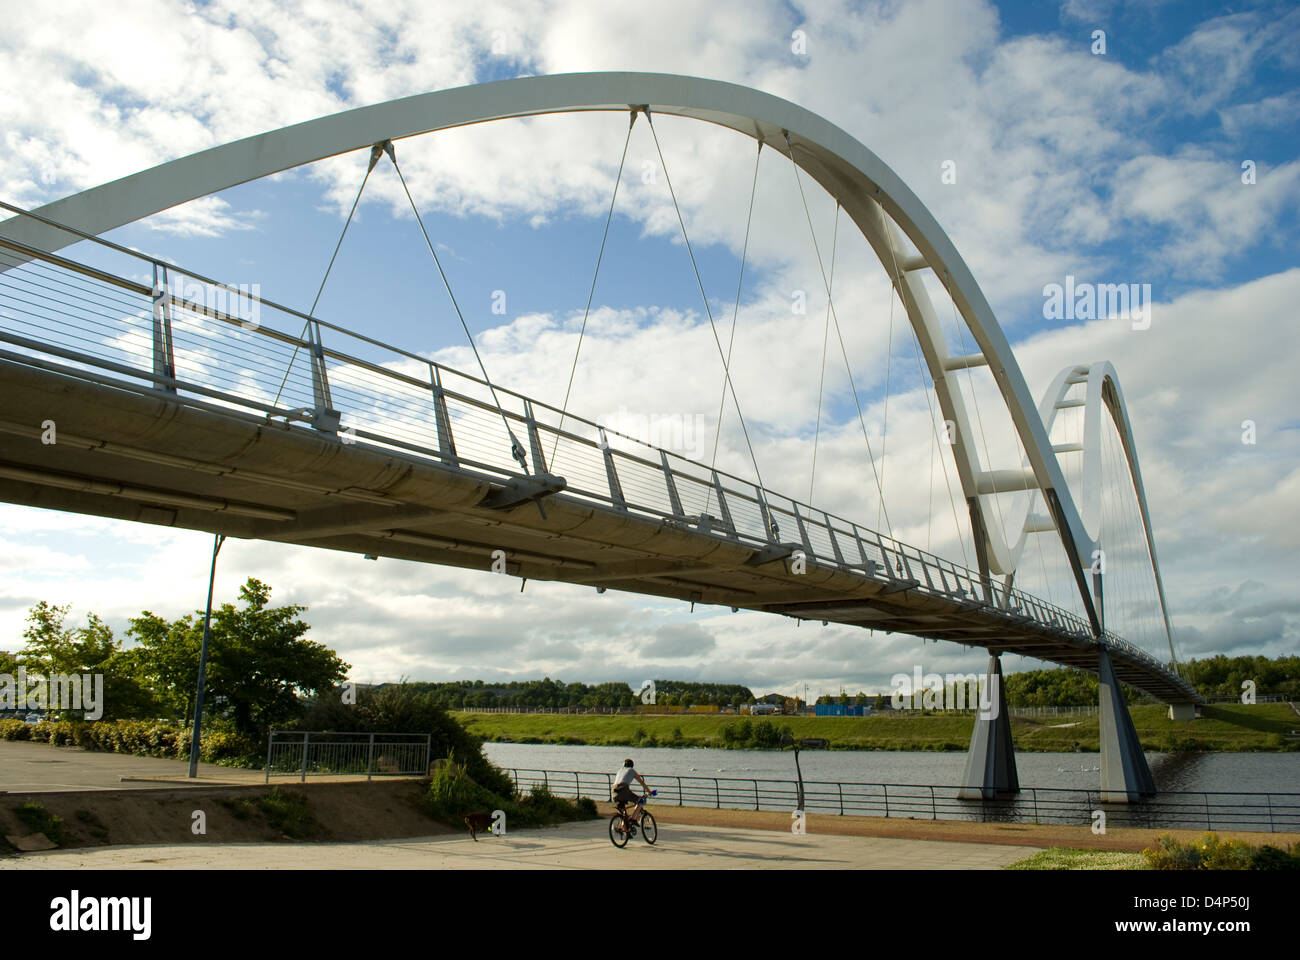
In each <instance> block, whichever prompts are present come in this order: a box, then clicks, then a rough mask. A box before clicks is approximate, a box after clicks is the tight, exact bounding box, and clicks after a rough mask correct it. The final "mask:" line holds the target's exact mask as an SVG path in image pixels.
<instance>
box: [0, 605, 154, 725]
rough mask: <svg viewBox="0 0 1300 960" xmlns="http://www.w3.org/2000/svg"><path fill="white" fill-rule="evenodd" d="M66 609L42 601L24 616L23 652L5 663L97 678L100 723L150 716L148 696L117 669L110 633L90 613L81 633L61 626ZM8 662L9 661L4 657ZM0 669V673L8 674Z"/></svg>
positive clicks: (40, 672) (116, 648) (43, 672)
mask: <svg viewBox="0 0 1300 960" xmlns="http://www.w3.org/2000/svg"><path fill="white" fill-rule="evenodd" d="M69 608H70V605H69V604H64V605H62V606H58V605H55V604H50V603H46V602H45V601H44V600H41V601H40V602H38V603H37V604H36V606H34V607H32V609H31V611H30V612H29V613H28V615H27V627H26V629H24V630H23V638H24V639H25V640H26V641H27V643H26V645H25V646H24V647H23V649H21V650H19V651H18V653H17V654H16V655H14V656H12V657H9V659H10V660H11V661H12V664H13V667H14V669H16V668H17V667H18V666H22V667H25V668H26V669H27V671H28V673H29V674H33V675H38V676H43V677H48V676H49V675H50V674H102V675H103V676H104V702H103V703H101V704H100V705H99V706H100V708H101V709H102V716H101V719H105V720H116V719H126V718H133V717H141V716H149V715H150V714H152V712H153V710H154V704H153V701H152V698H151V697H150V696H149V694H148V692H147V691H146V690H144V689H142V688H141V687H140V685H139V684H138V683H136V682H135V680H134V679H133V677H132V676H131V675H130V673H129V672H126V671H123V670H121V669H119V667H118V664H117V661H116V658H117V657H118V656H119V654H120V651H119V642H118V641H117V640H115V639H114V637H113V631H112V630H111V629H110V628H109V626H108V624H106V623H105V622H104V621H103V620H101V619H100V618H99V617H98V616H96V615H95V614H94V613H90V614H88V615H87V618H86V625H85V626H83V627H69V626H67V624H66V622H65V621H66V620H67V616H68V610H69ZM6 656H8V655H6ZM13 672H14V670H13V669H3V668H0V673H13ZM54 712H56V714H57V715H60V716H63V715H68V714H70V715H71V716H73V717H78V718H79V717H80V716H81V715H82V712H81V711H54Z"/></svg>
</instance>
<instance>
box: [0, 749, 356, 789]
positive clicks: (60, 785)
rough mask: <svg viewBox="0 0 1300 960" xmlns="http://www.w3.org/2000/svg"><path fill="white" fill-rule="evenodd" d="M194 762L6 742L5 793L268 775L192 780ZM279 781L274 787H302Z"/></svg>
mask: <svg viewBox="0 0 1300 960" xmlns="http://www.w3.org/2000/svg"><path fill="white" fill-rule="evenodd" d="M189 770H190V764H189V761H188V760H164V759H163V758H161V757H137V756H134V755H133V754H129V753H98V752H96V751H93V750H82V749H81V748H80V747H52V746H50V745H49V744H48V743H25V742H23V741H21V740H0V793H4V792H5V791H8V792H9V793H34V792H42V793H43V792H46V791H50V790H129V789H136V788H154V789H157V788H158V787H159V786H164V785H165V786H176V787H184V786H207V787H212V786H222V785H227V784H260V783H263V782H265V780H266V772H265V771H264V770H242V769H238V768H236V767H220V766H217V765H216V764H212V763H200V764H199V769H198V777H197V778H196V779H194V780H190V779H189ZM297 779H298V778H297V777H275V778H274V779H273V780H272V783H273V784H277V785H278V784H284V783H287V782H295V783H296V782H297ZM310 779H311V780H312V781H313V782H326V781H329V782H335V781H347V782H352V781H364V780H365V779H366V778H365V777H364V776H355V777H354V776H340V777H311V778H310Z"/></svg>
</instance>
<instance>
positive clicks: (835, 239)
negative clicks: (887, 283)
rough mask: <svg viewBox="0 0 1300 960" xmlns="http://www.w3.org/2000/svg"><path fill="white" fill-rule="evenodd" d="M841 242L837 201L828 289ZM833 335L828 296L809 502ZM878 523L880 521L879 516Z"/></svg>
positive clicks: (823, 330)
mask: <svg viewBox="0 0 1300 960" xmlns="http://www.w3.org/2000/svg"><path fill="white" fill-rule="evenodd" d="M839 243H840V204H839V201H838V200H837V201H836V202H835V222H834V224H833V225H832V227H831V276H830V283H829V284H828V285H827V286H828V290H833V289H834V288H835V253H836V251H837V250H838V249H839ZM830 336H831V301H830V297H829V296H828V297H827V298H826V322H825V326H824V327H823V328H822V369H821V374H820V376H819V377H818V379H817V426H816V428H815V429H814V431H813V449H812V470H811V471H810V473H809V476H808V504H809V505H810V506H811V505H812V502H813V483H814V482H815V481H816V479H817V442H818V440H820V439H821V433H822V394H823V392H824V391H825V387H826V353H827V347H828V346H829V345H830ZM876 523H877V524H879V523H880V518H879V516H877V518H876Z"/></svg>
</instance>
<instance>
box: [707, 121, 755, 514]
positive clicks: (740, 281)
mask: <svg viewBox="0 0 1300 960" xmlns="http://www.w3.org/2000/svg"><path fill="white" fill-rule="evenodd" d="M762 158H763V141H762V140H760V141H758V153H756V154H755V155H754V176H753V179H752V180H751V181H750V184H749V213H748V214H747V215H746V216H745V242H744V245H743V246H742V247H741V250H740V275H739V276H738V277H737V278H736V303H735V306H733V307H732V309H731V335H730V337H729V338H728V340H727V358H726V361H725V362H724V363H723V369H724V370H725V369H727V368H729V367H730V366H731V350H732V348H733V347H734V346H735V345H736V324H737V323H739V322H740V291H741V287H743V286H744V283H745V262H746V259H747V257H748V256H749V228H750V225H751V224H752V223H753V221H754V194H755V193H756V192H757V190H758V162H759V161H760V160H761V159H762ZM732 397H733V399H734V397H735V391H732ZM726 406H727V381H726V379H724V380H723V381H722V396H720V397H718V421H717V426H716V429H715V430H714V432H713V455H712V456H711V457H710V459H709V470H710V471H713V470H716V469H717V466H718V441H719V440H721V439H722V414H723V412H724V411H725V410H726ZM712 504H713V486H712V485H711V484H710V486H709V489H708V490H707V491H706V492H705V496H704V512H705V513H708V511H709V507H710V506H711V505H712Z"/></svg>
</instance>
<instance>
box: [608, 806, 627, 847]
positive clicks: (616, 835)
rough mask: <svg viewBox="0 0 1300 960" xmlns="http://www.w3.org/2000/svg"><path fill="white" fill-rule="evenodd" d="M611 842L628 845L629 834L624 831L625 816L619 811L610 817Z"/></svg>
mask: <svg viewBox="0 0 1300 960" xmlns="http://www.w3.org/2000/svg"><path fill="white" fill-rule="evenodd" d="M609 842H610V843H612V844H613V845H614V846H616V847H619V848H620V849H621V848H622V847H626V846H627V834H626V833H625V832H624V831H623V818H622V817H620V816H619V815H618V814H617V813H616V814H614V815H613V816H612V817H610V818H609Z"/></svg>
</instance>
